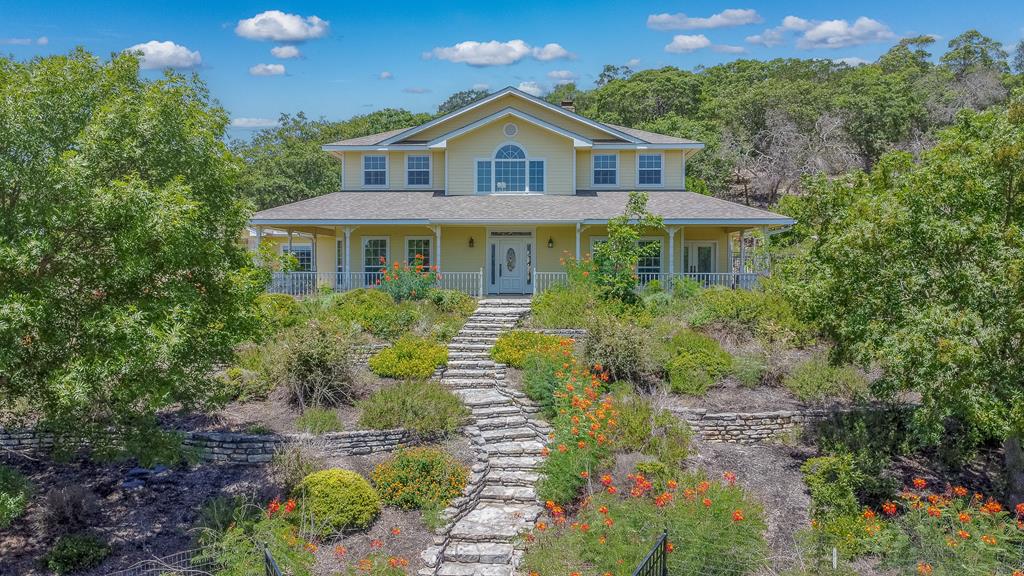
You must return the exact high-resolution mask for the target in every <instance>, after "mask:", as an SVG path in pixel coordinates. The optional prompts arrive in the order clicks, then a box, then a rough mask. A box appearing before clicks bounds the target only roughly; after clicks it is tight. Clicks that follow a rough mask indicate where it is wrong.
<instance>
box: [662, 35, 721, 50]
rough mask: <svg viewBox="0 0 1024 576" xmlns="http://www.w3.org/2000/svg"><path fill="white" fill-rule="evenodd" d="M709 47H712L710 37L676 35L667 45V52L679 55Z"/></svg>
mask: <svg viewBox="0 0 1024 576" xmlns="http://www.w3.org/2000/svg"><path fill="white" fill-rule="evenodd" d="M708 46H711V40H708V37H707V36H705V35H703V34H697V35H696V36H687V35H686V34H676V35H675V36H673V37H672V41H671V42H669V43H668V44H666V45H665V52H671V53H673V54H679V53H682V52H693V51H694V50H700V49H701V48H707V47H708Z"/></svg>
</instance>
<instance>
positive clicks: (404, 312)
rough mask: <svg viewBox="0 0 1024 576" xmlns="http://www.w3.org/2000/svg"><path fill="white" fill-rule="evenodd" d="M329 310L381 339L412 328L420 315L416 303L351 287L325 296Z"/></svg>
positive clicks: (325, 304) (325, 302)
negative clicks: (400, 300) (346, 290)
mask: <svg viewBox="0 0 1024 576" xmlns="http://www.w3.org/2000/svg"><path fill="white" fill-rule="evenodd" d="M322 305H323V306H326V307H327V309H328V310H329V313H330V314H332V315H334V316H336V317H338V318H340V319H341V320H343V321H346V322H354V323H355V324H357V325H358V326H359V327H360V328H361V329H363V330H364V331H366V332H369V333H370V334H373V335H374V336H377V337H378V338H383V339H385V340H394V339H396V338H398V337H400V336H401V335H402V334H404V333H406V332H408V331H409V329H410V328H411V327H412V326H413V324H415V323H416V322H417V321H418V320H419V319H420V317H421V313H420V311H419V309H418V308H417V306H416V304H414V303H412V302H402V303H398V302H395V300H394V298H392V297H391V296H390V295H388V294H386V293H384V292H381V291H380V290H365V289H359V290H352V291H349V292H342V293H339V294H331V295H328V296H326V297H324V302H323V303H322Z"/></svg>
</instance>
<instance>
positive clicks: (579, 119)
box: [381, 86, 641, 144]
mask: <svg viewBox="0 0 1024 576" xmlns="http://www.w3.org/2000/svg"><path fill="white" fill-rule="evenodd" d="M506 94H515V95H516V96H519V97H520V98H523V99H525V100H527V101H530V102H534V103H536V104H539V105H541V106H544V107H545V108H548V109H549V110H552V111H554V112H558V113H559V114H562V115H563V116H566V117H568V118H572V119H573V120H576V121H577V122H582V123H584V124H586V125H587V126H590V127H591V128H595V129H597V130H600V131H602V132H605V133H607V134H611V135H612V136H615V137H616V138H621V139H623V140H625V141H626V142H641V140H640V139H639V138H635V137H633V136H630V135H629V134H626V133H624V132H619V131H618V130H615V129H614V128H609V127H608V126H605V125H604V124H601V123H600V122H595V121H593V120H591V119H589V118H584V117H583V116H580V115H579V114H576V113H575V112H569V111H568V110H566V109H565V108H562V107H561V106H557V105H555V104H552V103H550V102H548V101H546V100H544V99H542V98H537V97H536V96H533V95H530V94H527V93H526V92H523V91H522V90H519V89H517V88H513V87H512V86H507V87H505V88H502V89H501V90H498V91H497V92H495V93H493V94H491V95H489V96H485V97H483V98H481V99H479V100H477V101H476V102H473V103H472V104H470V105H468V106H465V107H463V108H459V109H458V110H453V111H451V112H449V113H447V114H445V115H444V116H441V117H438V118H434V119H433V120H431V121H430V122H427V123H426V124H420V125H419V126H416V127H413V128H410V129H408V130H406V131H404V132H400V133H398V134H396V135H394V136H392V137H390V138H388V139H386V140H383V141H381V144H392V143H394V142H401V141H402V140H405V139H406V138H408V137H409V136H412V135H414V134H418V133H420V132H422V131H424V130H426V129H428V128H431V127H434V126H437V125H438V124H440V123H441V122H445V121H447V120H450V119H452V118H455V117H456V116H460V115H462V114H464V113H466V112H469V111H470V110H475V109H476V108H479V107H480V106H483V105H484V104H487V103H488V102H493V101H494V100H496V99H498V98H501V97H502V96H504V95H506Z"/></svg>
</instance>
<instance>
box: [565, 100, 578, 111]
mask: <svg viewBox="0 0 1024 576" xmlns="http://www.w3.org/2000/svg"><path fill="white" fill-rule="evenodd" d="M562 108H565V109H566V110H568V111H569V112H575V111H576V106H575V104H574V103H573V101H572V100H562Z"/></svg>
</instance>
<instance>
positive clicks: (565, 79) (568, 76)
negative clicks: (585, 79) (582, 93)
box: [548, 70, 579, 84]
mask: <svg viewBox="0 0 1024 576" xmlns="http://www.w3.org/2000/svg"><path fill="white" fill-rule="evenodd" d="M548 78H550V79H551V80H554V81H555V84H568V83H569V82H573V81H575V80H576V79H577V78H579V75H578V74H576V73H575V72H573V71H571V70H552V71H550V72H548Z"/></svg>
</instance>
